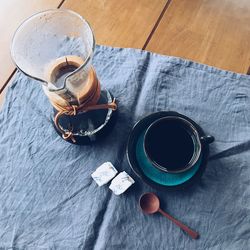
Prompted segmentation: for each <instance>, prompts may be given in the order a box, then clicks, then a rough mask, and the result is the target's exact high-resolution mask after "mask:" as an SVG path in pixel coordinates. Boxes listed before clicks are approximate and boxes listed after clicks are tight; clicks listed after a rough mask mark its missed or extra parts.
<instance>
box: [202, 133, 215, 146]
mask: <svg viewBox="0 0 250 250" xmlns="http://www.w3.org/2000/svg"><path fill="white" fill-rule="evenodd" d="M200 140H201V142H202V143H205V144H210V143H212V142H214V137H213V136H211V135H204V136H201V137H200Z"/></svg>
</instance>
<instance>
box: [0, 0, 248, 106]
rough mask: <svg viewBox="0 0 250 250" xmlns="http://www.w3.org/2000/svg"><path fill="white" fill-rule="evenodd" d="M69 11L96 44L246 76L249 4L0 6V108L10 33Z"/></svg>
mask: <svg viewBox="0 0 250 250" xmlns="http://www.w3.org/2000/svg"><path fill="white" fill-rule="evenodd" d="M50 8H64V9H71V10H74V11H76V12H78V13H79V14H80V15H82V16H83V17H84V18H85V19H87V20H88V21H89V22H90V24H91V26H92V28H93V30H94V33H95V37H96V40H97V43H98V44H104V45H110V46H115V47H132V48H140V49H144V50H149V51H153V52H156V53H160V54H165V55H173V56H178V57H183V58H187V59H190V60H194V61H197V62H200V63H205V64H208V65H212V66H215V67H219V68H221V69H225V70H230V71H235V72H238V73H243V74H246V73H247V71H248V69H249V66H250V0H237V1H236V0H209V1H208V0H154V1H152V0H136V1H135V0H119V1H118V0H84V1H79V0H22V1H20V0H2V1H0V34H1V37H0V59H1V66H0V103H1V102H3V99H4V94H5V92H6V87H7V85H8V84H9V83H10V82H11V79H12V78H13V75H14V74H15V71H16V70H15V66H14V64H13V62H12V61H11V58H10V49H9V48H10V43H11V38H12V36H13V33H14V31H15V30H16V28H17V27H18V25H19V24H20V22H21V21H22V20H24V19H25V18H27V17H28V16H30V15H32V14H34V13H36V12H39V11H42V10H46V9H50Z"/></svg>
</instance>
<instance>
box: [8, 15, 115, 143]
mask: <svg viewBox="0 0 250 250" xmlns="http://www.w3.org/2000/svg"><path fill="white" fill-rule="evenodd" d="M94 50H95V38H94V35H93V32H92V30H91V27H90V25H89V24H88V22H87V21H86V20H84V19H83V18H82V17H81V16H80V15H78V14H77V13H75V12H72V11H69V10H48V11H44V12H40V13H37V14H35V15H33V16H31V17H30V18H28V19H26V20H25V21H24V22H23V23H22V24H21V25H20V26H19V28H18V29H17V31H16V32H15V35H14V37H13V40H12V46H11V55H12V58H13V60H14V62H15V64H16V66H17V68H18V69H20V70H21V71H22V72H23V73H24V74H26V75H28V76H29V77H31V78H33V79H35V80H37V81H39V82H41V83H42V88H43V91H44V93H45V94H46V95H47V97H48V99H49V100H50V102H51V104H52V105H53V107H54V113H53V114H52V119H53V123H54V126H55V128H56V131H57V132H58V133H59V134H60V135H62V137H63V139H65V140H67V141H69V142H72V143H76V144H86V143H90V142H92V141H95V140H96V139H97V138H98V137H101V136H103V135H104V134H106V133H107V132H108V131H109V130H110V128H111V126H112V124H113V123H114V122H112V121H113V120H114V114H115V113H116V112H114V111H115V110H116V108H117V106H116V103H115V99H114V97H113V96H112V94H111V93H110V92H109V91H108V90H106V89H103V88H101V86H100V82H99V80H98V78H97V75H96V73H95V70H94V68H93V66H92V58H93V53H94Z"/></svg>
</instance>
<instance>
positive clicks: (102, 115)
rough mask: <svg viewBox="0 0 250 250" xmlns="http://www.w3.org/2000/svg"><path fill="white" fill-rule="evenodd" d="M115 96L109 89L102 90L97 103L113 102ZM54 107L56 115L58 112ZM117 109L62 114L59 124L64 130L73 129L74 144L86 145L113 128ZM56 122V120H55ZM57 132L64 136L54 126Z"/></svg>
mask: <svg viewBox="0 0 250 250" xmlns="http://www.w3.org/2000/svg"><path fill="white" fill-rule="evenodd" d="M113 100H114V97H113V96H112V94H111V93H110V92H109V91H108V90H105V89H104V90H102V91H101V96H100V99H99V101H98V103H97V104H107V103H111V102H112V101H113ZM57 112H58V111H57V110H55V109H54V115H53V119H54V116H55V115H56V114H57ZM116 115H117V111H113V110H112V109H100V110H92V111H88V112H83V113H79V114H77V115H75V116H69V115H62V116H61V117H60V118H59V126H60V127H61V128H62V129H63V130H64V131H72V133H73V136H74V138H75V140H76V142H75V143H73V142H72V141H71V140H67V141H68V142H71V143H73V144H79V145H85V144H91V143H93V142H95V141H97V140H99V139H101V138H102V137H104V136H106V135H107V134H108V133H109V132H110V131H111V130H112V128H113V126H114V123H115V120H116ZM53 124H54V122H53ZM54 127H55V129H56V131H57V133H58V134H59V135H60V136H62V134H61V133H60V131H59V130H58V129H57V128H56V126H54Z"/></svg>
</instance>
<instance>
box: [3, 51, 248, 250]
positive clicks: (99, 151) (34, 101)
mask: <svg viewBox="0 0 250 250" xmlns="http://www.w3.org/2000/svg"><path fill="white" fill-rule="evenodd" d="M94 66H95V68H96V71H97V74H98V77H99V79H100V81H101V84H102V86H105V87H107V88H108V89H109V90H110V91H111V92H112V93H113V94H114V96H115V97H116V98H117V100H118V101H119V116H118V120H117V123H116V125H115V128H114V129H113V131H112V133H111V134H110V136H108V137H106V138H105V139H104V140H102V141H100V142H98V143H96V144H93V145H91V146H76V145H72V144H70V143H68V142H65V141H64V140H62V139H61V138H60V137H59V136H58V135H57V134H56V132H55V130H54V128H53V125H52V123H51V121H50V114H51V112H52V107H51V105H50V103H49V101H48V99H47V97H46V96H45V95H44V93H43V91H42V88H41V86H40V84H39V83H37V82H35V81H34V80H31V79H28V78H27V77H26V76H24V75H23V74H21V73H18V74H17V75H16V78H15V80H14V82H13V84H12V86H11V87H10V88H9V90H8V93H7V97H6V101H5V105H4V107H3V109H2V111H1V113H0V249H65V250H66V249H69V250H70V249H87V250H90V249H95V250H101V249H114V250H117V249H152V250H160V249H164V250H165V249H171V250H172V249H190V250H193V249H213V250H214V249H227V250H230V249H232V250H235V249H242V250H247V249H250V166H249V165H250V77H249V76H246V75H240V74H236V73H232V72H227V71H222V70H218V69H216V68H213V67H209V66H205V65H201V64H197V63H194V62H191V61H187V60H183V59H180V58H174V57H167V56H161V55H157V54H153V53H149V52H145V51H140V50H134V49H119V48H110V47H104V46H98V47H97V49H96V53H95V56H94ZM159 110H174V111H177V112H180V113H183V114H185V115H187V116H189V117H191V118H192V119H194V120H195V121H196V122H197V123H199V124H200V125H201V126H202V127H203V128H204V130H205V132H206V133H208V134H211V135H213V136H214V137H215V138H216V141H215V142H214V143H213V144H212V145H211V148H210V153H211V158H210V161H209V163H208V166H207V169H206V171H205V173H204V175H203V177H202V179H201V181H200V182H199V183H197V184H196V185H195V186H193V187H192V188H190V189H187V190H185V191H179V192H158V191H155V190H153V189H151V188H150V187H148V186H147V185H146V184H144V183H143V182H142V181H141V180H140V179H139V178H137V177H136V176H135V175H134V174H133V172H132V171H131V170H130V168H129V165H128V162H127V159H126V155H125V150H126V142H127V139H128V135H129V132H130V130H131V128H132V126H133V124H134V123H135V122H136V121H137V120H138V119H140V118H142V117H143V116H145V115H147V114H149V113H152V112H155V111H159ZM105 161H111V162H112V163H113V164H114V165H115V167H116V168H117V169H118V170H119V171H123V170H125V171H127V172H128V173H129V174H131V176H132V177H133V178H134V179H135V180H136V184H135V185H134V186H133V187H132V188H131V189H130V190H129V191H128V192H127V193H125V194H123V195H121V196H118V197H117V196H115V195H114V194H112V192H111V191H110V190H109V189H108V185H106V186H104V187H101V188H100V187H98V186H97V185H96V184H95V182H93V180H92V179H91V177H90V174H91V173H92V172H93V171H94V170H95V169H96V168H97V167H98V166H99V165H101V164H102V163H103V162H105ZM146 191H155V192H156V193H157V194H158V195H159V196H160V198H161V202H162V208H163V209H165V210H166V211H168V212H169V213H170V214H172V215H173V216H175V217H176V218H178V219H180V220H181V221H182V222H184V223H185V224H187V225H189V226H190V227H191V228H193V229H195V230H197V231H198V232H199V233H200V235H201V237H200V239H199V240H192V239H190V238H189V237H188V236H187V235H186V234H184V233H183V232H182V231H181V230H180V229H179V228H178V227H176V226H175V225H174V224H173V223H171V222H170V221H169V220H167V219H166V218H164V217H162V216H161V215H158V214H156V215H151V216H146V215H144V214H142V213H141V211H140V209H139V208H138V198H139V196H140V195H141V194H142V193H143V192H146Z"/></svg>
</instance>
